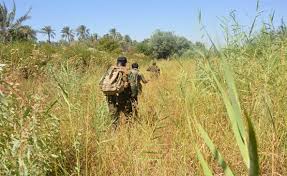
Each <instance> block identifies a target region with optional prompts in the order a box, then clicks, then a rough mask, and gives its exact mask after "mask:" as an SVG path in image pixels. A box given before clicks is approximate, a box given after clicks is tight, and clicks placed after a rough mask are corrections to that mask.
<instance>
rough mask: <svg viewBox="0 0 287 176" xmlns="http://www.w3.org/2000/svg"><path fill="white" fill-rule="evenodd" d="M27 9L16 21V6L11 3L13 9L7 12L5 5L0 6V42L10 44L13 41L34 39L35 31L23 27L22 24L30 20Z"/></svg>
mask: <svg viewBox="0 0 287 176" xmlns="http://www.w3.org/2000/svg"><path fill="white" fill-rule="evenodd" d="M30 11H31V9H29V10H28V11H27V12H26V13H25V14H24V15H23V16H20V17H19V18H18V19H16V5H15V2H14V1H13V8H12V10H11V11H10V12H9V9H7V7H6V4H5V3H4V2H3V3H1V4H0V40H1V42H11V41H13V39H18V38H20V39H34V38H35V31H33V30H32V29H31V27H28V26H23V25H22V23H23V22H25V21H26V20H28V19H29V18H30V16H29V13H30Z"/></svg>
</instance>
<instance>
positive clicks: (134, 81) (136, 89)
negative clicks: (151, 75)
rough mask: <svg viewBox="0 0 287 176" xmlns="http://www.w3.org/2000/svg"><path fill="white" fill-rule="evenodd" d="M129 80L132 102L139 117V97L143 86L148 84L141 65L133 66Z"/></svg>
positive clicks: (134, 64) (135, 113) (135, 64)
mask: <svg viewBox="0 0 287 176" xmlns="http://www.w3.org/2000/svg"><path fill="white" fill-rule="evenodd" d="M128 80H129V83H130V87H131V102H132V107H133V112H134V115H135V116H136V117H137V116H138V95H139V94H140V93H141V92H142V84H141V83H144V84H146V83H148V81H147V80H146V79H145V78H144V76H143V74H141V73H140V71H139V65H138V64H137V63H133V64H132V70H131V71H130V72H129V74H128Z"/></svg>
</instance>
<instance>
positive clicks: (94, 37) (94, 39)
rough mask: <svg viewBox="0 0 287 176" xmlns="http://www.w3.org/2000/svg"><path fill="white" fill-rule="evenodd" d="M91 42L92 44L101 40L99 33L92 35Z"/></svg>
mask: <svg viewBox="0 0 287 176" xmlns="http://www.w3.org/2000/svg"><path fill="white" fill-rule="evenodd" d="M89 40H90V41H91V42H97V41H98V40H99V35H98V34H97V33H94V34H92V35H90V37H89Z"/></svg>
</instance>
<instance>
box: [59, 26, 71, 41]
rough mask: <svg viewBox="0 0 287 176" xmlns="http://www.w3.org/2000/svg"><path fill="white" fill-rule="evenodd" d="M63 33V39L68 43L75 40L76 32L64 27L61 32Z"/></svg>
mask: <svg viewBox="0 0 287 176" xmlns="http://www.w3.org/2000/svg"><path fill="white" fill-rule="evenodd" d="M61 33H62V38H63V39H64V40H66V41H68V42H69V43H70V42H71V41H73V40H74V32H73V30H72V29H71V28H70V27H68V26H65V27H63V29H62V30H61Z"/></svg>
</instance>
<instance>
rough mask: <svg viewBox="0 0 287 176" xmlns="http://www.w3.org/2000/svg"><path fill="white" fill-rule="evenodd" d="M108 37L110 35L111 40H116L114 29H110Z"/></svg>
mask: <svg viewBox="0 0 287 176" xmlns="http://www.w3.org/2000/svg"><path fill="white" fill-rule="evenodd" d="M109 35H110V36H111V37H112V38H113V39H116V35H117V30H116V28H112V29H110V31H109Z"/></svg>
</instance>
